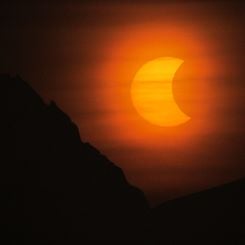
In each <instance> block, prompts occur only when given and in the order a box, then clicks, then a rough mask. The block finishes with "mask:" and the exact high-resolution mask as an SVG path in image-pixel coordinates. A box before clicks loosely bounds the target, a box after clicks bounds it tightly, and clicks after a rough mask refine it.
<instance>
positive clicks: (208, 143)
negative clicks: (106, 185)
mask: <svg viewBox="0 0 245 245" xmlns="http://www.w3.org/2000/svg"><path fill="white" fill-rule="evenodd" d="M55 6H56V7H55ZM30 9H31V10H32V11H30ZM39 9H42V11H40V10H39ZM240 9H241V8H240V5H239V2H237V3H233V4H232V3H229V2H227V1H219V2H218V3H216V4H213V3H212V1H195V2H193V1H189V2H187V3H183V2H180V1H173V2H172V3H170V2H167V1H166V3H162V4H161V3H156V2H155V3H154V2H152V3H150V2H148V3H147V1H144V3H140V2H137V3H135V4H130V3H127V4H121V3H117V2H115V3H113V2H107V4H105V3H103V2H102V1H101V2H100V4H94V3H93V2H92V3H90V4H89V3H87V4H79V3H76V2H75V1H74V2H73V3H69V4H68V3H65V2H64V1H63V2H62V3H60V4H59V3H58V2H56V3H53V4H51V3H50V4H49V3H44V4H41V8H40V6H39V8H36V7H35V6H34V5H31V3H29V4H27V5H26V6H25V5H24V6H22V7H21V8H19V9H18V11H16V12H11V11H10V10H6V16H5V19H6V23H7V24H6V27H5V29H4V28H3V31H5V32H6V31H8V33H11V35H9V36H10V40H7V39H6V40H5V39H4V38H3V40H1V43H2V45H5V46H6V49H5V50H4V51H3V54H2V56H3V57H6V59H5V61H4V62H1V64H0V68H1V70H4V71H6V70H7V71H9V72H12V73H19V74H20V75H21V76H22V77H23V78H24V79H25V80H27V81H29V82H30V83H31V84H32V86H33V87H34V88H35V89H37V90H38V91H39V92H40V93H41V94H42V96H44V97H45V98H46V100H47V101H48V100H49V99H52V100H55V101H56V102H57V104H58V105H59V106H60V107H61V108H62V109H63V110H64V111H66V112H67V113H68V114H69V115H70V116H71V117H72V119H73V121H75V122H76V123H77V124H78V126H79V129H80V133H81V138H82V139H83V140H84V141H89V142H91V143H92V144H94V145H95V146H96V147H97V148H98V149H99V150H100V151H101V152H102V153H103V154H105V155H107V156H108V158H110V159H111V160H112V161H114V162H115V163H116V164H117V165H118V166H120V167H121V168H122V169H123V170H124V171H125V174H126V176H127V178H128V179H129V181H130V182H131V183H133V184H135V185H137V186H139V187H140V188H142V189H143V190H144V191H145V192H146V194H147V197H148V198H149V199H150V200H151V201H152V203H157V202H159V201H163V200H166V199H169V198H173V197H177V196H180V195H183V194H186V193H190V192H193V191H197V190H201V189H203V188H206V187H211V186H213V185H216V184H221V183H223V182H226V181H230V180H232V179H235V178H239V177H241V176H244V175H245V168H244V164H243V162H244V153H243V148H242V147H243V146H244V136H245V133H244V129H243V125H244V110H243V104H244V81H243V79H244V77H243V73H244V64H245V63H244V60H243V57H241V53H242V51H244V50H243V49H244V48H243V40H242V37H243V36H244V30H243V25H242V13H241V12H239V10H240ZM8 11H9V12H8ZM11 14H12V15H13V14H14V15H16V16H15V17H16V20H17V21H16V22H15V23H12V24H9V22H8V18H10V15H11ZM30 20H32V21H30ZM8 25H10V26H8ZM3 36H5V35H3ZM13 47H14V48H13ZM14 55H16V56H17V57H18V59H16V60H15V61H14V62H13V59H11V57H14ZM165 56H171V57H177V58H180V59H182V60H184V63H183V65H182V66H181V67H180V69H179V70H178V71H177V73H176V76H175V78H174V81H173V92H174V96H175V100H176V101H177V103H178V105H179V106H180V108H181V110H182V111H183V112H185V113H186V114H187V115H188V116H190V117H191V120H190V121H189V122H188V123H186V124H184V125H181V126H178V127H174V128H162V127H158V126H154V125H152V124H150V123H148V122H147V121H145V120H144V119H143V118H142V117H141V116H139V115H138V113H137V112H136V110H135V108H134V107H133V104H132V100H131V97H130V86H131V83H132V80H133V78H134V76H135V74H136V72H137V70H138V69H139V68H140V67H141V66H142V65H143V64H144V63H146V62H147V61H149V60H152V59H155V58H158V57H165Z"/></svg>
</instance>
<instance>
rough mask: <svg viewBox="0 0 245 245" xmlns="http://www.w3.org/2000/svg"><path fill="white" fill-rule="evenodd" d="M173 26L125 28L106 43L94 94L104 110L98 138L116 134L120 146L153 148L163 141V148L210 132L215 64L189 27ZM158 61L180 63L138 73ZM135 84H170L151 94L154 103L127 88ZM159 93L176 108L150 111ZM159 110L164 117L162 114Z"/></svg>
mask: <svg viewBox="0 0 245 245" xmlns="http://www.w3.org/2000/svg"><path fill="white" fill-rule="evenodd" d="M176 26H178V25H176ZM176 26H175V25H173V26H170V25H167V24H166V25H164V24H163V25H157V24H154V25H151V24H149V25H147V24H145V25H136V26H130V27H128V28H126V27H124V29H122V30H120V32H119V33H116V34H115V35H114V37H112V38H110V40H108V42H107V43H105V45H104V51H103V52H104V54H105V55H104V59H103V62H102V64H103V65H102V66H101V67H100V71H98V72H97V73H96V74H97V76H98V77H97V78H96V79H97V81H98V88H97V94H96V95H95V96H96V97H99V98H100V104H99V107H100V108H101V110H105V111H106V113H105V115H106V116H105V117H104V118H103V122H104V125H105V126H104V128H103V133H105V134H106V133H108V132H110V134H111V135H112V137H113V135H114V134H115V135H116V136H115V137H116V138H115V140H118V139H120V141H121V142H124V141H125V142H126V141H127V142H131V144H133V145H142V144H146V140H147V144H151V143H152V147H154V146H156V147H158V146H159V145H161V142H162V140H163V139H164V144H165V145H166V144H175V145H176V144H178V142H181V141H184V142H186V140H188V139H194V138H196V139H197V138H198V134H199V133H200V132H201V133H205V130H211V128H212V126H213V121H212V119H211V118H212V103H213V101H212V100H213V96H212V94H213V93H212V90H214V89H215V88H214V85H213V83H212V79H213V78H212V77H213V75H214V73H215V69H216V64H215V62H214V61H213V60H211V59H210V57H209V54H210V52H209V44H208V41H207V40H205V39H204V38H200V37H199V36H198V32H197V31H195V29H194V28H193V29H191V28H188V29H186V28H185V29H184V28H181V27H179V28H177V27H176ZM124 33H127V35H124ZM159 57H178V58H179V60H182V61H184V63H183V64H181V65H180V63H179V60H178V59H176V60H175V59H173V60H172V61H171V62H170V63H169V64H166V63H165V64H162V63H161V62H156V63H154V64H151V66H147V68H146V67H145V68H146V69H143V70H142V69H141V68H142V67H144V65H145V64H147V62H149V61H152V60H156V59H158V58H159ZM177 63H178V64H177ZM148 65H149V64H148ZM152 65H153V66H152ZM163 66H164V67H163ZM162 68H163V69H162ZM156 70H157V72H155V71H156ZM159 71H161V72H159ZM135 80H141V83H143V82H144V81H145V80H154V81H155V82H156V80H158V81H159V80H161V81H163V80H165V81H166V80H168V81H170V80H171V81H172V83H171V84H170V83H168V86H167V87H165V88H166V89H165V90H164V91H163V89H161V90H159V91H157V89H156V87H155V88H154V91H155V92H154V95H152V96H153V97H154V98H155V99H153V97H151V98H150V99H149V98H148V99H147V98H146V97H144V96H146V94H144V95H143V94H142V92H143V90H142V86H141V88H137V89H136V90H137V92H136V90H135V88H134V85H132V81H134V82H133V84H134V83H135ZM163 83H164V81H163ZM141 85H142V84H141ZM148 85H149V84H148ZM170 85H171V86H170ZM132 86H133V88H132ZM170 89H171V91H170ZM160 91H161V92H160ZM151 92H152V91H151ZM162 93H165V94H164V96H165V97H164V99H163V100H164V101H165V102H166V101H168V100H169V99H171V101H172V102H173V101H174V102H175V103H167V104H166V103H163V102H161V103H158V105H157V106H156V104H155V105H151V109H150V110H149V108H147V104H148V103H149V102H150V103H155V102H153V101H154V100H157V97H158V95H159V96H162ZM148 95H149V93H148ZM142 96H143V97H144V98H142ZM140 97H141V98H140ZM161 98H162V97H161ZM152 99H153V100H152ZM132 100H133V103H132ZM139 100H140V101H141V102H139ZM135 103H136V104H137V106H135ZM163 105H164V107H163ZM177 105H178V106H177ZM159 106H160V107H159ZM140 107H141V108H140ZM162 108H163V109H164V110H165V113H162V111H163V110H162ZM135 109H136V110H137V111H138V113H137V111H136V110H135ZM160 111H161V113H160V114H159V112H160ZM150 114H151V115H150ZM169 115H171V117H169ZM159 116H160V118H159ZM164 117H168V118H165V119H164ZM170 118H171V119H170ZM190 118H191V120H190V121H189V119H190ZM207 119H208V120H207ZM164 120H166V121H164ZM149 121H150V122H151V123H149ZM187 121H188V123H184V122H187ZM157 125H158V126H157ZM159 125H160V126H163V127H159ZM168 126H175V127H168Z"/></svg>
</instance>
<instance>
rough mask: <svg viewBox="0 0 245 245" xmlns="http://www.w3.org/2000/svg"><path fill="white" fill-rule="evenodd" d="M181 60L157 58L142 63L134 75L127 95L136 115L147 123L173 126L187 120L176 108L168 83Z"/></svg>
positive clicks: (170, 83)
mask: <svg viewBox="0 0 245 245" xmlns="http://www.w3.org/2000/svg"><path fill="white" fill-rule="evenodd" d="M183 62H184V61H183V60H181V59H178V58H173V57H161V58H158V59H154V60H151V61H149V62H147V63H145V64H144V65H143V66H142V67H141V68H140V69H139V70H138V72H137V73H136V75H135V77H134V79H133V82H132V86H131V96H132V101H133V104H134V107H135V108H136V110H137V112H138V113H139V114H140V115H141V116H142V117H143V118H144V119H145V120H147V121H148V122H150V123H152V124H155V125H158V126H162V127H173V126H178V125H180V124H183V123H185V122H187V121H189V120H190V117H189V116H187V115H186V114H185V113H184V112H183V111H181V109H180V108H179V106H178V105H177V103H176V101H175V99H174V96H173V89H172V80H173V78H174V75H175V73H176V71H177V70H178V69H179V67H180V66H181V65H182V63H183Z"/></svg>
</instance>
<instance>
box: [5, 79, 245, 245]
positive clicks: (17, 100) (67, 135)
mask: <svg viewBox="0 0 245 245" xmlns="http://www.w3.org/2000/svg"><path fill="white" fill-rule="evenodd" d="M0 87H1V90H0V93H1V96H0V102H1V103H0V109H1V115H2V117H1V118H2V119H1V122H0V125H1V127H0V131H1V134H0V135H1V138H0V140H1V154H0V159H1V160H0V187H1V197H0V198H1V200H0V203H1V206H0V207H1V209H0V215H1V216H0V217H1V219H0V222H1V227H2V232H1V234H2V235H1V236H0V244H57V245H58V244H59V245H60V244H69V245H71V244H89V242H95V241H102V240H103V241H107V243H109V242H110V241H113V244H119V243H120V244H136V243H138V244H224V243H225V242H229V244H232V245H233V244H245V211H244V208H245V198H244V195H245V180H239V181H237V182H234V183H230V184H227V185H224V186H220V187H217V188H213V189H211V190H207V191H204V192H200V193H196V194H193V195H190V196H187V197H184V198H180V199H177V200H173V201H169V202H166V203H164V204H162V205H160V206H159V207H157V208H155V209H150V207H149V205H148V202H147V200H146V199H145V196H144V194H143V192H142V191H140V190H139V189H137V188H136V187H134V186H132V185H130V184H129V183H128V182H127V180H126V178H125V175H124V174H123V172H122V170H121V169H120V168H118V167H117V166H116V165H115V164H113V163H112V162H111V161H110V160H108V159H107V158H106V157H105V156H103V155H102V154H101V153H100V152H99V151H98V150H97V149H95V148H94V147H93V146H91V145H90V144H89V143H85V142H82V140H81V139H80V136H79V132H78V128H77V127H76V125H75V124H74V123H73V122H72V121H71V120H70V118H69V117H68V116H67V115H66V114H65V113H64V112H62V111H61V110H60V109H59V108H58V107H57V106H56V105H55V103H53V102H51V103H50V104H49V105H46V104H45V103H44V102H43V101H42V99H41V98H40V97H39V95H38V94H37V93H36V92H35V91H33V90H32V88H31V87H30V86H29V85H28V84H27V83H26V82H24V81H23V80H22V79H21V78H19V77H11V76H9V75H0ZM243 242H244V243H243Z"/></svg>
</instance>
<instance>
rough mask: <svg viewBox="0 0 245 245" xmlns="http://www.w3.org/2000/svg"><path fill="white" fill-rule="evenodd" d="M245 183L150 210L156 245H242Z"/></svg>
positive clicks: (215, 189) (181, 199)
mask: <svg viewBox="0 0 245 245" xmlns="http://www.w3.org/2000/svg"><path fill="white" fill-rule="evenodd" d="M244 196H245V179H241V180H238V181H235V182H233V183H229V184H225V185H222V186H219V187H216V188H212V189H209V190H205V191H202V192H199V193H194V194H191V195H189V196H185V197H182V198H178V199H176V200H171V201H168V202H166V203H164V204H162V205H160V206H158V207H157V208H155V209H154V210H153V220H154V225H153V234H154V235H153V236H154V237H155V238H156V240H157V241H158V244H245V197H244Z"/></svg>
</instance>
